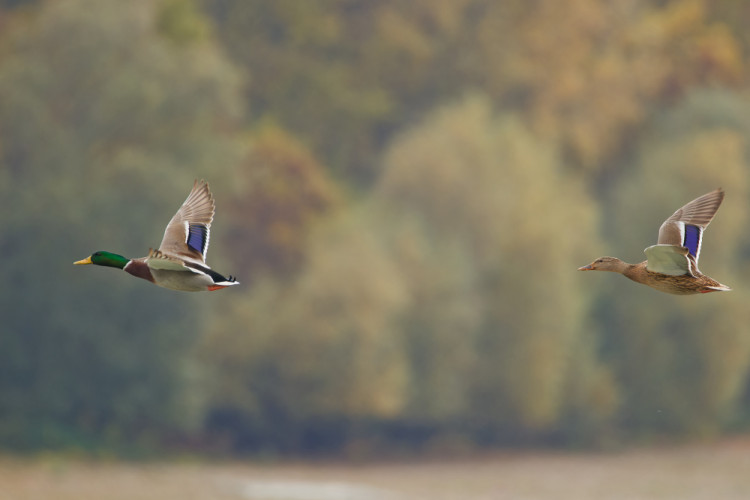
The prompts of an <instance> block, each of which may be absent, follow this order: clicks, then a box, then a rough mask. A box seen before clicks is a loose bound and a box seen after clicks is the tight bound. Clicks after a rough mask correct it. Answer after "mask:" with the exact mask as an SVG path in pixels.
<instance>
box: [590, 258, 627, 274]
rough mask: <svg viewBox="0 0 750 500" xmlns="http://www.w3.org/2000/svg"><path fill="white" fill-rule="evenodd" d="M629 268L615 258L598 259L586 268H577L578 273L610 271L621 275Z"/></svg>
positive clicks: (625, 263)
mask: <svg viewBox="0 0 750 500" xmlns="http://www.w3.org/2000/svg"><path fill="white" fill-rule="evenodd" d="M629 266H630V264H628V263H627V262H623V261H621V260H620V259H618V258H617V257H599V258H598V259H596V260H595V261H594V262H592V263H591V264H589V265H588V266H583V267H579V268H578V270H579V271H612V272H613V273H620V274H622V273H623V272H625V270H626V269H627V268H628V267H629Z"/></svg>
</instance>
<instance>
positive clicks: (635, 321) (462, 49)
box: [0, 0, 750, 456]
mask: <svg viewBox="0 0 750 500" xmlns="http://www.w3.org/2000/svg"><path fill="white" fill-rule="evenodd" d="M748 25H750V3H747V2H743V1H740V0H671V1H668V0H610V1H600V0H571V1H566V2H560V1H558V0H534V1H528V0H504V1H493V0H413V1H409V2H403V1H398V0H382V1H367V0H319V1H304V0H274V1H266V0H130V1H127V2H123V1H120V0H96V1H94V0H47V1H43V0H26V1H24V0H4V1H0V227H2V231H0V258H1V260H0V282H1V283H2V284H3V286H2V289H1V290H0V318H2V321H1V322H0V448H2V449H3V450H5V451H11V452H13V451H25V452H28V451H39V450H81V451H84V452H89V453H98V452H106V453H117V454H125V455H129V454H130V455H134V456H138V454H142V453H151V452H154V451H156V452H164V451H167V452H170V451H174V450H178V451H179V450H189V451H192V452H198V453H208V454H214V453H219V454H242V455H247V454H249V455H262V454H320V453H324V454H334V455H339V456H383V455H388V454H392V453H401V452H404V453H430V452H438V451H441V450H481V449H487V448H504V447H535V448H539V447H575V448H580V447H593V448H600V447H612V446H619V445H621V444H624V443H633V442H636V443H637V442H653V441H654V440H656V441H663V440H672V441H674V440H677V441H681V440H693V439H696V438H701V439H706V438H714V437H718V436H723V435H726V434H737V433H742V432H745V431H746V430H747V429H748V426H750V386H749V385H748V363H749V362H750V308H749V307H748V303H750V302H749V300H750V285H748V283H750V268H749V266H748V264H749V263H750V239H749V238H748V236H747V232H746V231H745V229H746V227H747V225H748V222H750V221H749V220H748V214H749V213H750V163H749V162H750V101H749V100H748V97H749V96H750V95H749V91H750V80H749V79H748V71H749V70H750V68H749V67H748V65H747V63H746V53H747V52H748V49H750V31H748V30H747V26H748ZM195 178H205V179H207V180H208V181H209V182H210V184H211V187H212V191H213V193H214V196H215V197H216V203H217V215H216V218H215V221H214V226H213V231H212V238H211V247H210V251H209V253H208V262H209V264H210V265H212V267H213V268H214V269H216V270H217V271H218V272H220V273H222V274H225V275H226V274H232V275H236V276H238V278H239V280H240V281H241V282H242V285H241V286H238V287H234V288H231V289H228V290H225V291H222V292H220V293H209V294H188V293H178V292H172V291H168V290H164V289H160V288H158V287H154V286H151V285H149V284H147V283H145V282H143V281H141V280H135V279H132V278H131V277H129V276H127V275H126V274H124V273H121V272H119V271H116V270H113V269H103V268H80V267H74V266H73V265H72V262H73V261H74V260H78V259H81V258H84V257H86V256H87V255H89V254H90V253H92V252H93V251H95V250H110V251H115V252H117V253H122V254H124V255H126V256H129V257H140V256H142V255H145V254H146V253H147V251H148V248H149V247H153V246H156V245H158V243H159V241H161V236H162V232H163V230H164V227H165V225H166V223H167V222H168V220H169V219H170V217H171V216H172V215H173V213H174V212H175V211H176V209H177V207H178V206H179V205H180V203H181V202H182V201H183V200H184V198H185V197H186V195H187V193H188V191H189V189H190V187H191V186H192V183H193V180H194V179H195ZM719 186H721V187H723V188H725V190H726V192H727V196H726V200H725V202H724V204H723V205H722V207H721V209H720V210H719V212H718V215H717V218H716V220H715V221H714V222H713V224H712V225H711V227H710V228H709V230H708V231H707V233H706V239H705V241H704V244H703V252H702V258H701V269H702V270H703V271H704V272H706V273H707V274H709V275H711V276H712V277H714V278H716V279H717V280H718V281H720V282H722V283H725V284H727V285H729V286H731V287H733V288H734V291H732V292H731V293H721V294H719V293H717V294H710V295H705V296H703V295H701V296H691V297H676V296H669V295H666V294H661V293H659V292H656V291H654V290H651V289H648V288H646V287H643V286H637V285H635V284H633V283H631V282H629V281H627V280H625V279H623V278H622V277H619V276H616V275H612V274H603V273H602V274H599V273H596V274H595V273H585V274H584V273H578V272H576V269H577V267H579V266H582V265H584V264H588V263H589V262H591V261H592V260H593V259H594V258H596V257H598V256H601V255H616V256H618V257H621V258H623V259H624V260H628V261H630V262H639V261H640V260H642V259H643V258H644V256H643V253H642V249H643V248H645V247H646V246H648V245H651V244H653V243H654V242H655V240H656V235H657V231H658V227H659V225H660V224H661V222H662V221H663V220H664V219H665V218H666V217H667V216H669V215H670V214H672V212H673V211H674V210H675V209H676V208H678V207H679V206H681V205H682V204H684V203H686V202H687V201H690V200H691V199H693V198H695V197H697V196H699V195H701V194H703V193H705V192H708V191H710V190H712V189H715V188H716V187H719Z"/></svg>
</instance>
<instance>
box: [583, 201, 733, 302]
mask: <svg viewBox="0 0 750 500" xmlns="http://www.w3.org/2000/svg"><path fill="white" fill-rule="evenodd" d="M723 200H724V191H722V190H721V189H717V190H715V191H711V192H710V193H708V194H704V195H703V196H701V197H700V198H696V199H695V200H693V201H691V202H690V203H688V204H687V205H685V206H684V207H682V208H680V209H679V210H677V211H676V212H675V213H674V214H672V216H671V217H669V218H668V219H667V220H665V221H664V223H663V224H662V225H661V227H660V228H659V240H658V241H657V244H656V245H653V246H650V247H648V248H647V249H646V250H644V252H646V258H647V260H644V261H643V262H641V263H640V264H628V263H627V262H623V261H621V260H620V259H617V258H615V257H600V258H598V259H596V260H595V261H594V262H592V263H591V264H589V265H588V266H583V267H580V268H578V270H579V271H612V272H615V273H620V274H624V275H625V276H626V277H628V278H630V279H631V280H633V281H636V282H638V283H643V284H644V285H648V286H650V287H651V288H656V289H657V290H659V291H662V292H666V293H673V294H676V295H692V294H696V293H709V292H725V291H729V290H731V288H729V287H728V286H726V285H722V284H721V283H719V282H718V281H715V280H713V279H711V278H709V277H708V276H706V275H704V274H701V272H700V271H699V270H698V257H699V256H700V253H701V241H702V238H703V231H704V230H705V229H706V227H707V226H708V224H709V223H710V222H711V219H713V218H714V214H716V211H717V210H718V209H719V205H721V202H722V201H723Z"/></svg>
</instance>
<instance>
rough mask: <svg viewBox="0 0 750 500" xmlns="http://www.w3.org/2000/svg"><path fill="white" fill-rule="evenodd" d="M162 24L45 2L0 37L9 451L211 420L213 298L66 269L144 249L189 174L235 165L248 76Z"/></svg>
mask: <svg viewBox="0 0 750 500" xmlns="http://www.w3.org/2000/svg"><path fill="white" fill-rule="evenodd" d="M158 12H159V4H157V3H155V2H150V1H136V2H128V3H127V4H125V3H122V2H117V1H101V2H87V1H82V0H81V1H79V0H65V1H50V2H46V3H43V4H42V5H41V6H40V8H39V10H38V12H34V13H33V15H28V16H24V17H19V18H17V19H15V20H14V23H13V26H14V29H13V30H10V31H8V32H4V33H3V36H2V53H3V57H2V58H0V178H1V179H2V181H1V182H0V221H1V222H2V225H3V228H4V229H3V235H2V238H0V247H1V250H2V255H3V261H4V265H3V266H2V267H1V268H0V276H1V277H2V280H3V282H5V283H7V284H8V286H6V287H5V292H3V294H2V299H0V316H2V318H3V324H4V328H3V329H2V330H0V367H2V368H0V373H1V375H0V443H3V444H6V445H13V446H19V447H21V446H26V447H28V446H59V445H65V446H86V445H87V443H86V442H82V441H80V439H82V436H88V438H97V439H99V440H103V441H109V442H110V444H113V443H127V442H132V440H133V439H134V438H137V437H138V436H145V435H148V434H149V433H152V432H153V431H154V430H157V429H161V430H162V431H166V430H168V429H174V428H175V426H184V425H194V424H195V423H197V422H199V421H200V417H201V415H202V408H201V407H200V406H199V403H200V391H199V390H195V388H191V387H189V385H188V381H190V380H192V377H193V375H192V373H193V372H192V370H194V367H192V366H191V364H190V361H189V360H188V359H186V358H185V357H184V353H185V352H186V349H187V347H189V345H190V343H191V341H192V339H193V337H194V334H195V331H196V330H197V329H198V328H199V327H200V326H201V315H200V312H201V307H200V304H201V302H199V301H197V300H196V299H194V298H192V297H188V296H185V295H181V296H178V295H176V294H167V293H164V291H163V290H160V289H156V288H155V287H153V288H151V287H148V286H144V284H143V283H135V282H133V280H129V279H126V278H125V276H124V275H118V274H117V273H116V272H114V271H112V270H110V271H107V270H101V269H99V270H97V271H102V272H101V273H99V272H91V273H88V272H87V271H90V270H89V269H73V266H72V265H71V263H72V261H73V260H76V259H77V258H81V257H82V256H85V255H87V253H88V252H91V251H93V250H97V248H95V247H94V246H95V245H96V246H98V245H101V246H102V247H104V248H109V249H111V250H122V251H123V253H125V254H127V255H130V256H133V257H137V256H140V255H143V254H144V253H145V252H146V250H147V249H148V247H149V246H156V245H157V244H158V242H159V241H160V239H161V234H162V232H163V230H164V225H165V224H166V222H167V221H168V220H169V217H171V215H172V214H173V212H174V210H175V209H176V207H177V206H179V203H180V202H181V201H182V200H183V199H184V196H185V193H186V192H187V190H188V189H189V187H190V185H191V183H192V180H193V178H194V177H195V176H197V175H200V173H201V172H204V173H205V174H209V173H211V174H214V175H219V174H220V173H227V172H228V170H227V169H228V168H229V167H231V164H229V163H227V164H226V166H221V165H222V163H224V162H225V161H228V160H230V159H231V158H232V155H233V153H232V148H233V146H232V144H231V142H230V140H229V138H228V137H227V134H226V132H227V130H231V127H232V126H233V125H232V124H233V123H234V122H235V120H236V118H237V115H236V113H235V111H234V110H235V109H236V107H237V106H236V104H237V102H238V101H237V90H238V85H239V78H238V77H237V74H236V72H235V71H234V70H233V68H232V67H231V66H230V65H229V64H228V63H227V62H226V61H224V60H223V59H222V58H221V56H220V55H219V54H218V53H217V52H216V50H215V47H213V46H212V45H211V44H210V43H205V44H195V45H193V46H190V47H188V48H182V47H180V46H177V45H176V44H174V43H171V42H170V40H168V39H167V38H165V37H163V36H162V35H161V34H160V33H159V32H158V31H157V29H156V26H157V17H158V16H157V14H158ZM112 282H116V285H115V286H111V283H112ZM188 389H190V391H188ZM170 432H171V431H170ZM88 444H90V442H89V443H88Z"/></svg>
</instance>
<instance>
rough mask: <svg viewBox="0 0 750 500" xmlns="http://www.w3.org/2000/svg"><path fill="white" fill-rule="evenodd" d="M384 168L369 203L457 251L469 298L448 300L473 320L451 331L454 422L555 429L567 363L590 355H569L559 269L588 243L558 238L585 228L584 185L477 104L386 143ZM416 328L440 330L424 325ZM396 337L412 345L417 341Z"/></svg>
mask: <svg viewBox="0 0 750 500" xmlns="http://www.w3.org/2000/svg"><path fill="white" fill-rule="evenodd" d="M385 161H386V170H385V172H384V176H383V179H382V181H381V182H380V183H379V185H378V186H377V188H376V191H375V197H376V199H378V200H379V201H380V203H381V204H382V205H384V206H390V207H392V209H393V210H396V211H398V212H401V213H407V214H412V213H413V214H416V216H417V217H420V218H423V219H424V221H425V224H426V225H427V227H428V229H427V231H428V234H435V235H436V236H435V245H442V244H444V242H447V243H449V244H457V245H460V246H462V247H463V249H464V250H463V251H462V253H463V255H464V257H463V258H464V259H466V260H465V261H464V263H463V264H462V266H463V267H464V268H465V269H467V270H468V272H469V274H468V276H469V278H468V279H469V281H468V282H467V283H470V286H471V287H472V291H471V292H470V293H460V294H458V295H460V296H461V297H462V300H463V301H464V304H463V306H461V307H460V309H467V308H468V310H469V311H471V310H473V309H476V308H478V315H477V316H478V319H474V320H472V321H471V322H469V323H465V324H464V327H463V328H461V330H463V331H461V330H459V332H452V333H453V334H459V335H461V337H462V342H463V343H464V345H466V344H468V345H470V346H471V349H472V351H473V352H471V354H470V355H461V356H460V357H459V359H461V358H466V359H468V360H470V362H466V363H465V364H464V365H463V369H462V370H457V371H453V372H452V374H453V377H454V378H456V379H459V380H461V379H463V382H462V383H463V385H464V387H465V396H464V397H466V398H467V400H466V406H465V407H464V409H463V418H464V419H466V420H467V421H471V422H472V425H474V426H478V427H479V428H484V429H486V430H489V431H490V434H491V435H498V433H500V435H502V434H504V433H505V432H508V433H510V434H513V433H518V432H519V431H521V430H524V429H525V430H528V431H530V432H532V434H533V433H535V432H539V431H542V432H543V431H545V430H551V429H554V428H556V426H557V424H558V421H559V419H560V417H561V415H562V414H563V413H564V412H566V411H568V409H569V408H568V405H571V406H574V405H577V404H582V403H583V400H578V401H573V400H571V399H569V398H568V397H567V395H566V394H565V392H564V391H565V390H566V388H567V387H568V386H567V384H566V381H567V380H568V379H569V377H571V376H572V373H573V369H572V367H573V366H575V365H589V366H594V365H595V363H596V362H595V359H594V358H593V356H591V355H592V354H593V353H592V352H589V351H585V350H583V351H579V352H576V351H575V350H574V349H573V346H576V345H578V343H579V340H578V339H579V338H580V335H581V334H582V329H583V325H584V311H585V301H584V300H583V299H582V298H581V297H582V294H580V293H574V292H572V291H573V290H575V289H576V287H577V286H579V285H578V282H577V281H576V280H575V277H576V276H575V274H574V273H572V272H570V269H575V259H574V257H575V256H576V255H577V254H578V252H579V251H580V250H581V248H580V245H582V244H583V242H584V241H588V242H589V244H590V242H595V241H596V238H595V236H594V234H592V232H591V231H588V232H586V231H585V230H583V233H582V234H578V235H577V237H576V238H570V237H569V236H568V235H569V231H570V230H571V229H572V228H578V231H581V229H580V228H581V227H591V224H590V223H591V214H592V213H593V210H592V205H591V200H590V199H589V198H588V197H587V195H586V193H585V191H584V190H583V186H582V185H581V184H580V183H579V182H577V181H576V180H574V179H573V178H572V177H570V176H566V175H565V170H564V168H563V167H562V166H561V164H560V159H559V157H558V156H557V154H556V151H555V150H554V148H551V147H549V146H546V145H544V144H543V143H540V142H539V141H538V140H537V139H536V138H535V137H534V135H533V134H531V133H530V132H529V131H528V130H526V129H525V128H524V127H523V125H521V124H520V123H519V122H518V121H517V120H516V119H514V118H512V117H507V116H506V117H497V116H495V115H494V114H493V112H492V106H491V103H490V102H489V101H488V100H487V99H485V98H482V97H477V96H473V97H470V98H467V99H465V100H464V101H462V102H460V103H458V104H456V105H453V106H449V107H446V108H444V109H442V110H441V111H438V112H437V113H435V114H434V115H432V116H430V117H429V118H428V119H427V120H426V121H425V122H424V124H423V125H422V126H420V127H417V128H415V129H414V130H412V131H411V132H409V133H407V134H405V135H404V136H403V137H402V138H400V139H399V140H398V141H396V142H395V143H394V145H393V146H392V148H391V149H390V150H389V153H388V155H387V156H386V160H385ZM587 221H588V222H589V223H588V224H587ZM449 262H450V261H447V262H441V265H442V266H445V265H447V264H448V263H449ZM453 265H455V264H453ZM423 276H429V273H423ZM411 283H412V285H411V286H412V288H413V289H416V290H419V289H422V290H426V289H427V288H428V287H429V280H428V281H427V282H426V283H424V284H422V283H421V282H420V281H419V280H418V277H417V279H416V280H412V281H411ZM456 290H461V287H457V288H456ZM417 293H418V292H417ZM423 293H424V292H423ZM449 298H450V296H449V295H448V296H446V295H441V296H439V298H438V300H437V301H436V302H435V303H433V304H432V305H433V309H442V310H449V307H455V306H448V305H447V304H445V303H442V302H440V299H443V300H445V299H449ZM466 301H468V302H466ZM448 304H450V302H448ZM418 310H419V309H417V311H418ZM474 314H476V313H472V315H474ZM407 316H408V313H407ZM440 318H441V315H437V316H435V318H434V319H435V320H439V319H440ZM422 328H426V329H427V331H429V332H430V334H433V333H435V332H438V333H439V332H440V331H441V328H440V327H438V326H437V325H436V324H435V323H432V324H428V325H422ZM405 334H406V335H407V339H409V341H414V342H419V338H420V337H421V336H422V335H425V333H420V332H419V331H418V330H417V331H410V332H405ZM446 340H447V342H446ZM434 342H436V343H437V346H433V347H432V349H433V351H435V350H437V351H438V353H437V356H436V358H437V359H436V360H435V361H434V362H435V363H439V362H441V361H442V362H447V360H448V359H450V356H451V353H452V352H454V349H455V348H454V347H453V346H452V341H450V340H449V339H447V338H446V337H440V338H438V339H435V340H434ZM442 342H445V344H442ZM441 344H442V345H441ZM438 346H439V347H438ZM441 347H442V349H445V350H444V351H442V352H439V351H440V350H441ZM464 349H465V348H464ZM418 351H419V350H418V349H414V350H412V351H411V352H415V353H416V352H418ZM461 351H462V350H461V349H459V352H461ZM420 354H423V353H421V352H420ZM579 356H580V357H579ZM415 361H416V360H415ZM454 362H455V361H454ZM449 366H450V365H449ZM441 369H447V370H450V368H446V367H442V366H441ZM592 373H593V371H592ZM580 382H581V384H582V385H583V386H584V387H592V388H593V387H594V386H596V385H597V382H595V381H593V380H580ZM454 384H455V382H454ZM438 390H439V388H438V387H435V388H432V391H438ZM609 390H612V388H611V387H610V388H609ZM584 392H588V390H585V391H584ZM584 399H585V398H584ZM589 401H590V400H589ZM612 401H614V399H612ZM427 408H429V406H428V407H427ZM613 409H614V407H613V406H612V404H609V403H608V404H605V405H604V406H603V407H600V408H588V410H589V411H590V412H591V413H596V414H599V415H603V416H607V415H609V414H611V412H612V411H613Z"/></svg>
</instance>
